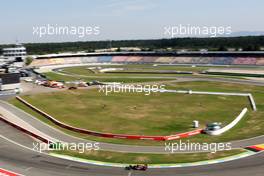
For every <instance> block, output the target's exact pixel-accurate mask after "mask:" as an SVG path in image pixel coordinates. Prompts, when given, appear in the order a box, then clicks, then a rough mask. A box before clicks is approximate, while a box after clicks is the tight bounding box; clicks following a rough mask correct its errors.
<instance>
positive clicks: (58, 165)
mask: <svg viewBox="0 0 264 176" xmlns="http://www.w3.org/2000/svg"><path fill="white" fill-rule="evenodd" d="M187 79H190V78H187ZM203 79H205V78H203ZM192 80H193V79H192ZM199 80H200V79H199ZM188 81H189V80H188ZM193 81H194V80H193ZM207 81H221V82H233V83H234V82H236V83H243V84H245V83H246V84H254V85H255V83H254V82H255V81H249V82H248V81H245V80H236V81H234V80H232V81H230V79H228V80H227V79H224V78H221V79H220V80H219V78H217V79H214V80H212V78H210V80H207ZM256 85H261V86H264V83H263V82H262V83H261V82H256ZM0 105H1V106H4V107H5V108H7V109H8V110H10V111H11V112H12V113H14V114H16V115H18V116H19V117H20V118H22V119H23V118H27V120H29V118H30V119H31V120H32V119H34V118H32V117H31V116H29V115H28V114H26V113H23V112H22V111H19V110H18V109H16V108H14V107H12V106H10V105H8V104H6V103H3V102H1V103H0ZM15 109H16V110H15ZM29 123H32V126H34V127H36V128H37V129H39V130H44V131H45V133H47V134H48V135H51V136H53V135H54V137H55V138H57V137H58V138H59V139H63V141H65V142H66V141H68V140H70V141H69V142H72V140H75V141H78V142H80V139H78V138H74V137H70V136H69V135H66V134H64V133H62V132H59V133H58V130H56V129H54V128H51V127H49V126H47V125H45V124H44V123H42V122H40V121H39V120H36V119H34V120H32V121H30V122H29ZM0 135H1V136H0V149H1V150H0V168H4V169H8V170H11V171H14V172H17V173H20V174H24V175H29V176H31V175H32V176H35V175H39V176H46V175H59V176H60V175H95V176H99V175H104V176H105V175H107V176H108V175H110V176H112V175H113V176H119V175H131V176H132V175H145V176H156V175H159V176H161V175H162V176H170V175H173V176H178V175H181V176H187V175H188V176H189V175H197V176H207V175H208V176H209V175H210V176H211V175H212V176H222V175H226V176H227V175H228V176H229V175H230V176H248V175H252V176H263V173H264V153H263V152H262V153H258V154H256V155H253V156H250V157H247V158H243V159H240V160H234V161H229V162H225V163H219V164H211V165H204V166H195V167H184V168H170V169H149V170H148V171H146V172H142V171H133V172H131V173H130V172H128V171H125V170H124V169H122V168H113V167H106V166H95V165H88V164H82V163H77V162H73V161H67V160H63V159H59V158H55V157H51V156H47V155H45V154H40V153H37V152H35V151H32V150H29V149H26V148H24V147H22V146H20V144H21V145H25V146H27V147H29V148H32V146H31V145H32V142H33V139H32V138H31V137H29V136H26V135H24V134H22V133H20V132H19V131H17V130H16V129H14V128H12V127H10V126H8V125H6V124H4V123H3V122H0ZM56 135H58V136H56ZM9 140H11V141H15V142H16V143H18V144H19V145H17V144H14V143H13V142H11V141H9ZM259 143H264V136H261V137H257V138H253V139H249V140H243V141H236V142H233V145H232V146H233V147H234V146H237V147H240V146H242V147H243V146H248V145H252V144H259ZM100 147H106V148H105V149H107V150H113V151H114V150H117V151H122V150H127V149H128V148H127V147H128V146H125V145H124V148H122V145H116V144H106V143H103V145H102V143H101V145H100ZM130 147H131V149H132V151H131V152H134V151H136V152H137V151H138V152H144V149H146V150H147V151H148V152H159V150H160V149H158V148H160V147H150V146H142V147H143V148H141V147H139V146H138V147H137V146H130ZM145 147H147V148H145ZM148 147H150V148H148ZM162 149H164V147H162ZM156 150H158V151H156ZM127 152H129V151H127Z"/></svg>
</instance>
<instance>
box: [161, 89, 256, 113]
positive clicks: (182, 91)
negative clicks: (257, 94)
mask: <svg viewBox="0 0 264 176" xmlns="http://www.w3.org/2000/svg"><path fill="white" fill-rule="evenodd" d="M159 91H160V92H173V93H185V94H198V95H226V96H243V97H248V98H249V102H250V105H251V107H252V109H253V110H254V111H256V110H257V107H256V103H255V101H254V98H253V95H252V94H251V93H227V92H202V91H192V90H159Z"/></svg>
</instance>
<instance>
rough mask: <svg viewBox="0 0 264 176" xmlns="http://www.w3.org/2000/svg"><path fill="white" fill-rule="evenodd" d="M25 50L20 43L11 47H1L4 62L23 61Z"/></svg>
mask: <svg viewBox="0 0 264 176" xmlns="http://www.w3.org/2000/svg"><path fill="white" fill-rule="evenodd" d="M26 55H27V52H26V48H25V47H24V46H22V45H21V44H16V46H15V47H12V48H3V57H4V60H5V61H6V62H24V61H25V58H26Z"/></svg>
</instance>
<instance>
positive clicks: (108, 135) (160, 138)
mask: <svg viewBox="0 0 264 176" xmlns="http://www.w3.org/2000/svg"><path fill="white" fill-rule="evenodd" d="M16 99H17V100H18V101H20V102H22V103H23V104H25V105H26V106H28V107H29V108H31V109H32V110H34V111H35V112H37V113H39V114H41V115H42V116H44V117H45V118H47V119H48V120H50V121H51V122H53V123H54V124H56V125H57V126H59V127H61V128H64V129H67V130H70V131H74V132H77V133H82V134H87V135H91V136H96V137H105V138H117V139H137V140H155V141H166V140H174V139H180V138H186V137H189V136H193V135H197V134H201V133H202V131H203V130H202V129H197V130H194V131H190V132H185V133H180V134H176V135H169V136H145V135H126V134H112V133H100V132H97V131H91V130H86V129H82V128H77V127H73V126H71V125H68V124H65V123H63V122H60V121H59V120H57V119H55V118H54V117H52V116H51V115H49V114H47V113H46V112H44V111H42V110H40V109H38V108H37V107H35V106H33V105H32V104H30V103H29V102H27V101H26V100H24V99H22V98H21V97H19V96H16Z"/></svg>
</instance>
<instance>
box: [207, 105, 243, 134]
mask: <svg viewBox="0 0 264 176" xmlns="http://www.w3.org/2000/svg"><path fill="white" fill-rule="evenodd" d="M247 111H248V109H247V108H244V109H243V110H242V112H241V113H240V114H239V115H238V116H237V118H236V119H235V120H233V121H232V122H231V123H229V124H228V125H226V126H225V127H223V128H221V129H219V130H215V131H206V133H207V134H209V135H220V134H222V133H224V132H226V131H228V130H230V129H231V128H233V127H234V126H235V125H236V124H237V123H238V122H239V121H240V120H241V119H242V118H243V117H244V116H245V114H246V113H247Z"/></svg>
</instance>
